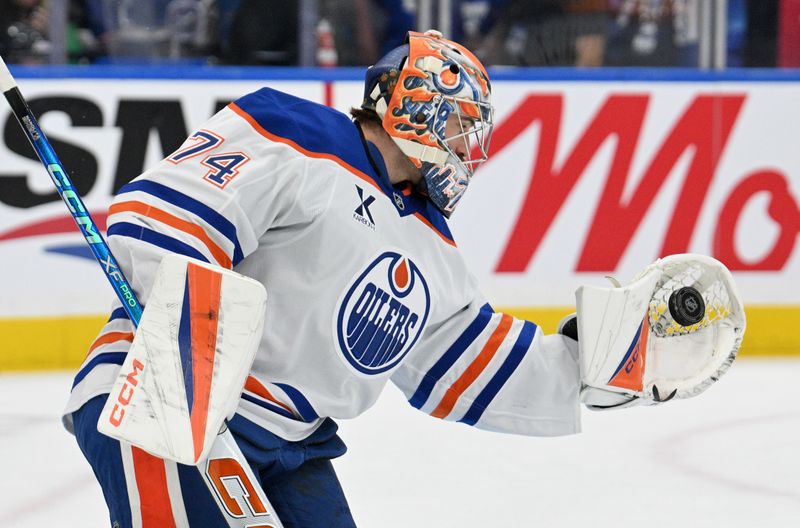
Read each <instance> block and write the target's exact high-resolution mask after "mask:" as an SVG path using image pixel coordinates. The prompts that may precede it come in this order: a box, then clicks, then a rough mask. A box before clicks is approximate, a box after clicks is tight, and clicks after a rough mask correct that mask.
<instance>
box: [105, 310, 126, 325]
mask: <svg viewBox="0 0 800 528" xmlns="http://www.w3.org/2000/svg"><path fill="white" fill-rule="evenodd" d="M117 319H130V317H128V312H126V311H125V308H122V307H120V308H117V309H116V310H114V311H113V312H111V317H109V318H108V322H109V323H110V322H111V321H115V320H117Z"/></svg>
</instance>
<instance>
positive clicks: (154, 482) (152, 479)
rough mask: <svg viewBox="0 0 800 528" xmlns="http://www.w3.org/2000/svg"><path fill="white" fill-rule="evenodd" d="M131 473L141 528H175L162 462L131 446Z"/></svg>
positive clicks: (165, 471)
mask: <svg viewBox="0 0 800 528" xmlns="http://www.w3.org/2000/svg"><path fill="white" fill-rule="evenodd" d="M131 453H132V454H133V471H134V473H135V474H136V488H137V489H138V490H139V502H140V506H141V510H142V528H175V519H174V518H173V517H172V505H171V503H170V499H169V490H168V488H167V470H166V468H165V467H164V461H163V460H161V459H160V458H158V457H154V456H153V455H151V454H150V453H148V452H146V451H143V450H141V449H139V448H138V447H133V446H131Z"/></svg>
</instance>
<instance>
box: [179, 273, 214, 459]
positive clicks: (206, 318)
mask: <svg viewBox="0 0 800 528" xmlns="http://www.w3.org/2000/svg"><path fill="white" fill-rule="evenodd" d="M186 273H187V274H188V285H189V313H190V317H191V328H192V330H191V335H192V338H191V339H192V376H193V380H194V404H193V406H192V416H191V424H192V438H193V440H194V455H195V460H197V459H198V458H199V457H200V453H201V452H202V450H203V440H204V438H203V436H204V433H205V429H206V421H207V419H208V400H209V398H210V396H211V377H212V374H213V371H214V354H215V352H216V349H217V326H218V323H219V297H220V288H221V286H222V275H220V274H219V273H216V272H214V271H212V270H209V269H207V268H203V267H201V266H198V265H196V264H189V265H188V267H187V270H186Z"/></svg>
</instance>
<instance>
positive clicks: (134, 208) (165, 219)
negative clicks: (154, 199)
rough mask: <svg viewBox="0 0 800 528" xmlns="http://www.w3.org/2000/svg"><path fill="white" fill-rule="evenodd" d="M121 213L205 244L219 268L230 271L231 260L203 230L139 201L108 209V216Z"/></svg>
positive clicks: (114, 205) (122, 203) (121, 203)
mask: <svg viewBox="0 0 800 528" xmlns="http://www.w3.org/2000/svg"><path fill="white" fill-rule="evenodd" d="M122 212H130V213H136V214H139V215H142V216H145V217H147V218H152V219H153V220H156V221H158V222H161V223H162V224H165V225H168V226H170V227H172V228H174V229H177V230H179V231H182V232H184V233H186V234H188V235H191V236H193V237H194V238H196V239H198V240H199V241H200V242H202V243H203V244H205V246H206V247H207V248H208V251H209V252H210V253H211V254H212V255H213V256H214V259H216V261H217V263H218V264H219V265H220V266H222V267H224V268H228V269H231V259H230V257H229V256H228V254H227V253H225V251H224V250H223V249H222V248H221V247H219V246H218V245H217V244H216V243H214V241H213V240H211V238H210V237H209V236H208V234H206V232H205V231H204V230H203V228H202V227H200V226H199V225H197V224H195V223H192V222H189V221H187V220H184V219H182V218H178V217H177V216H174V215H171V214H169V213H167V212H166V211H162V210H161V209H158V208H157V207H153V206H152V205H150V204H146V203H143V202H139V201H128V202H119V203H115V204H112V205H111V207H110V208H109V209H108V213H109V215H113V214H117V213H122Z"/></svg>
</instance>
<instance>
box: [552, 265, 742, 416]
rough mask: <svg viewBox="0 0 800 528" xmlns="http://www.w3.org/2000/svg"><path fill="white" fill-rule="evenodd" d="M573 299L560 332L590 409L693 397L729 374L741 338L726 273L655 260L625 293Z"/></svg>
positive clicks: (737, 302) (583, 293)
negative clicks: (576, 358) (570, 346)
mask: <svg viewBox="0 0 800 528" xmlns="http://www.w3.org/2000/svg"><path fill="white" fill-rule="evenodd" d="M576 300H577V314H575V315H572V316H570V317H567V318H565V320H563V321H562V323H561V324H560V325H559V332H560V333H562V334H564V335H567V336H569V337H572V338H573V339H576V338H577V339H578V343H579V347H580V363H581V378H582V389H581V400H582V401H583V403H584V404H586V406H587V407H589V408H590V409H594V410H602V409H611V408H623V407H630V406H632V405H637V404H645V405H648V404H650V405H652V404H656V403H662V402H665V401H668V400H670V399H673V398H675V399H683V398H691V397H693V396H697V395H698V394H700V393H701V392H703V391H704V390H706V389H707V388H708V387H709V386H710V385H711V384H712V383H714V382H716V381H717V380H718V379H719V378H720V376H722V375H723V374H724V373H725V372H726V371H727V370H728V368H730V366H731V364H732V363H733V360H734V359H736V354H737V352H738V350H739V346H740V344H741V342H742V337H743V336H744V331H745V313H744V307H743V306H742V301H741V299H740V298H739V294H738V292H737V290H736V287H735V285H734V283H733V278H732V276H731V274H730V272H729V271H728V269H727V268H726V267H725V266H724V265H723V264H722V263H721V262H719V261H717V260H715V259H713V258H711V257H706V256H703V255H693V254H683V255H671V256H669V257H666V258H663V259H659V260H657V261H656V262H654V263H653V264H651V265H650V266H648V267H647V268H645V269H644V270H643V271H642V272H641V273H640V274H639V275H638V276H637V277H636V278H635V279H634V280H633V281H632V282H631V283H630V284H628V285H627V286H624V287H622V286H619V285H617V287H614V288H598V287H592V286H584V287H581V288H579V289H578V290H577V292H576ZM576 316H577V319H576Z"/></svg>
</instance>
